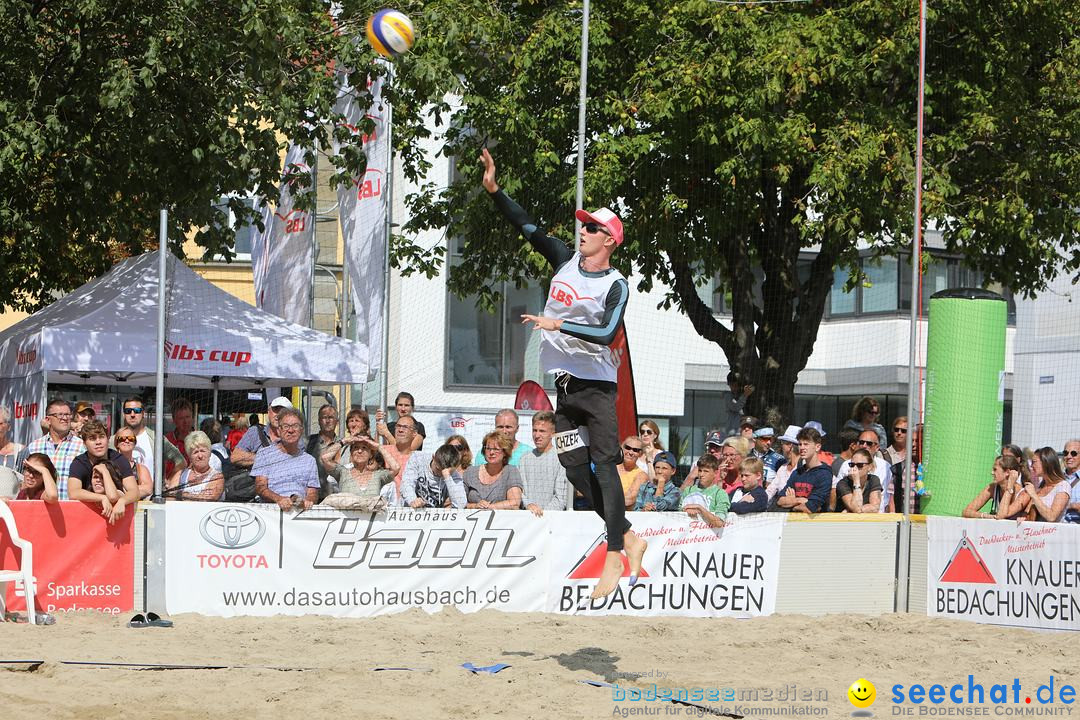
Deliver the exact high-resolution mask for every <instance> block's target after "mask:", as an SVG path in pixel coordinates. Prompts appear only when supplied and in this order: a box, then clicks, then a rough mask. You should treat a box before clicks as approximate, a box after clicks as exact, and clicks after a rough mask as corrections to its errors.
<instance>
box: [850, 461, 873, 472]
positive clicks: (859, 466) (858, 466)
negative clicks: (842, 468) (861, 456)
mask: <svg viewBox="0 0 1080 720" xmlns="http://www.w3.org/2000/svg"><path fill="white" fill-rule="evenodd" d="M869 464H870V463H857V462H849V463H848V467H853V468H855V469H856V470H862V469H863V468H864V467H866V466H867V465H869Z"/></svg>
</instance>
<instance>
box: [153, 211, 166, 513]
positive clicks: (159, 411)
mask: <svg viewBox="0 0 1080 720" xmlns="http://www.w3.org/2000/svg"><path fill="white" fill-rule="evenodd" d="M168 234H169V211H168V210H166V209H165V208H161V215H160V226H159V228H158V313H157V393H156V395H155V403H154V435H155V440H156V442H157V446H156V447H155V448H154V457H155V458H156V459H157V462H155V463H154V498H153V500H154V502H156V503H163V502H165V498H163V497H162V496H161V491H162V488H163V487H164V486H165V483H164V482H163V473H164V472H165V462H164V460H165V452H164V449H165V264H166V263H165V253H167V252H168Z"/></svg>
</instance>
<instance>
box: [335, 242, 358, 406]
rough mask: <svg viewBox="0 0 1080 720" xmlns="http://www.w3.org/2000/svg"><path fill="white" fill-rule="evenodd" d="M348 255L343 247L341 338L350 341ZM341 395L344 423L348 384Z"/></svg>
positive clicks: (342, 386) (340, 401) (345, 384)
mask: <svg viewBox="0 0 1080 720" xmlns="http://www.w3.org/2000/svg"><path fill="white" fill-rule="evenodd" d="M348 258H349V254H348V253H347V252H344V247H343V248H342V253H341V337H343V338H347V339H349V340H351V339H352V338H351V337H349V304H350V301H351V300H352V298H350V297H349V294H350V293H351V292H352V287H351V285H350V284H349V266H348ZM338 392H340V393H341V395H340V397H339V398H338V401H339V402H338V408H339V410H340V412H341V422H342V423H343V424H344V422H345V413H346V412H348V409H347V408H348V405H347V404H346V402H345V398H346V397H347V396H348V393H349V384H348V383H341V389H340V390H339V391H338ZM362 398H363V396H362V395H361V402H363V399H362Z"/></svg>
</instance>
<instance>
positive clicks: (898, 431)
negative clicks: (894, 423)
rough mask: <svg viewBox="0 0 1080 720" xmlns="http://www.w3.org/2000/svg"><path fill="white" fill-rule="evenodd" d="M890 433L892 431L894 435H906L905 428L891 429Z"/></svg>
mask: <svg viewBox="0 0 1080 720" xmlns="http://www.w3.org/2000/svg"><path fill="white" fill-rule="evenodd" d="M892 431H893V432H894V433H900V434H904V433H906V432H907V428H893V429H892Z"/></svg>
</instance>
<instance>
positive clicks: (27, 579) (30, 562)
mask: <svg viewBox="0 0 1080 720" xmlns="http://www.w3.org/2000/svg"><path fill="white" fill-rule="evenodd" d="M0 520H2V521H3V523H4V525H5V526H6V527H7V532H8V535H10V536H11V544H12V545H14V546H15V547H17V548H19V550H21V551H22V563H20V565H19V569H18V570H0V607H3V609H4V611H5V612H6V611H7V606H6V604H5V603H6V598H7V595H6V593H7V584H8V582H10V581H12V580H20V579H21V580H22V581H23V594H24V595H25V597H26V617H27V618H29V620H30V624H31V625H37V612H36V610H35V607H34V547H33V545H31V544H30V541H29V540H23V539H22V538H21V537H19V529H18V528H17V527H15V516H14V515H12V514H11V508H9V507H8V506H7V503H5V502H0Z"/></svg>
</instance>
